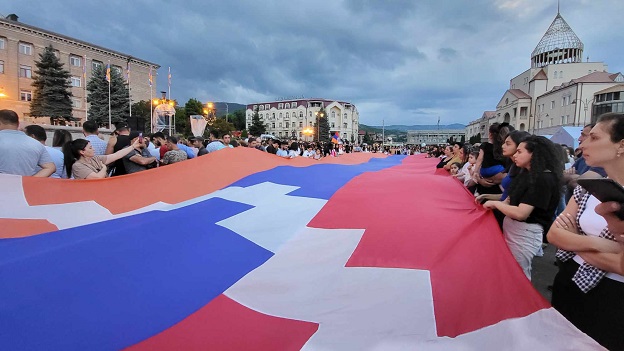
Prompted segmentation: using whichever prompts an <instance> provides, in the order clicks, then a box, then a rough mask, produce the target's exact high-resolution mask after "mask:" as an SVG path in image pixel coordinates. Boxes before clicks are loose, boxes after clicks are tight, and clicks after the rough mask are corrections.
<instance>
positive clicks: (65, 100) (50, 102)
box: [30, 45, 73, 120]
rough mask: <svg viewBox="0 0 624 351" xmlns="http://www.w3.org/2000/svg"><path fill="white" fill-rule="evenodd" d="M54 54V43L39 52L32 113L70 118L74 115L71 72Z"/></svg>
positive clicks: (31, 103)
mask: <svg viewBox="0 0 624 351" xmlns="http://www.w3.org/2000/svg"><path fill="white" fill-rule="evenodd" d="M63 65H64V64H63V63H61V61H60V60H59V58H58V57H56V55H55V54H54V48H53V47H52V45H50V46H48V47H46V48H45V50H44V51H43V52H42V53H41V54H39V61H36V62H35V66H36V67H37V69H36V70H35V74H34V76H33V82H32V86H33V88H34V89H33V97H32V101H31V102H30V115H31V116H34V117H40V116H47V117H50V118H51V119H58V118H62V119H65V120H69V119H70V118H71V116H72V109H73V107H72V101H71V97H72V93H71V81H70V77H71V75H70V73H69V71H68V70H66V69H64V68H63Z"/></svg>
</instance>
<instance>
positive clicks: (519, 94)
mask: <svg viewBox="0 0 624 351" xmlns="http://www.w3.org/2000/svg"><path fill="white" fill-rule="evenodd" d="M508 91H509V92H510V93H512V94H513V96H515V97H517V98H518V99H530V98H531V96H530V95H529V94H527V93H525V92H524V91H522V90H520V89H509V90H508Z"/></svg>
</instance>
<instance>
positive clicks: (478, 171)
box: [472, 149, 483, 177]
mask: <svg viewBox="0 0 624 351" xmlns="http://www.w3.org/2000/svg"><path fill="white" fill-rule="evenodd" d="M482 163H483V149H480V150H479V157H477V162H475V165H474V168H473V171H472V172H473V174H474V176H475V177H480V175H481V164H482Z"/></svg>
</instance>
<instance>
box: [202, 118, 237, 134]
mask: <svg viewBox="0 0 624 351" xmlns="http://www.w3.org/2000/svg"><path fill="white" fill-rule="evenodd" d="M233 130H234V125H233V124H232V123H230V122H226V121H225V118H224V117H218V118H217V119H216V120H215V121H214V123H212V125H210V126H208V129H206V132H205V133H204V136H205V137H208V134H209V133H210V131H215V132H217V134H218V135H223V134H225V133H228V134H231V133H232V131H233Z"/></svg>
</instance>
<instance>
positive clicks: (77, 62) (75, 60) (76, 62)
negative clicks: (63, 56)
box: [69, 56, 82, 67]
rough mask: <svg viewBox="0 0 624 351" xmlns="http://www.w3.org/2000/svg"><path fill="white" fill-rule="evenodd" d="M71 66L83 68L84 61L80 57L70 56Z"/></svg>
mask: <svg viewBox="0 0 624 351" xmlns="http://www.w3.org/2000/svg"><path fill="white" fill-rule="evenodd" d="M69 64H70V65H72V66H76V67H80V66H82V59H81V58H80V57H79V56H70V57H69Z"/></svg>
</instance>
